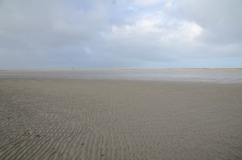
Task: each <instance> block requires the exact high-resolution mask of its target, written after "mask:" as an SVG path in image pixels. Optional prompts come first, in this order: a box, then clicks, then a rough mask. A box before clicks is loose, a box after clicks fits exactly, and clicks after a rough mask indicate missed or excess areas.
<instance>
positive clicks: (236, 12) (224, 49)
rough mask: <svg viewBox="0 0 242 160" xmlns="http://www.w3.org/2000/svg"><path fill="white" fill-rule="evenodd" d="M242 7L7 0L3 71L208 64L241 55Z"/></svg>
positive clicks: (187, 1) (146, 0) (200, 2)
mask: <svg viewBox="0 0 242 160" xmlns="http://www.w3.org/2000/svg"><path fill="white" fill-rule="evenodd" d="M241 8H242V1H240V0H231V1H226V0H222V1H220V0H215V1H208V0H197V1H192V0H183V1H171V0H142V1H141V0H133V1H127V0H115V1H112V0H104V1H102V2H100V1H97V0H92V1H77V0H69V1H67V0H48V1H47V0H42V1H40V0H36V1H31V0H22V1H18V0H2V1H1V2H0V68H3V69H4V68H6V69H8V68H10V69H11V68H65V67H69V66H71V67H72V66H77V67H80V68H97V67H101V68H103V67H104V68H106V67H107V68H109V67H114V66H116V65H118V66H120V67H146V66H148V67H149V66H151V67H153V66H156V67H159V66H164V65H163V64H168V63H169V64H170V65H165V66H174V67H176V66H182V65H185V64H186V63H184V62H185V61H191V63H190V65H189V66H192V64H193V65H194V66H193V67H196V66H197V67H206V65H207V64H206V61H211V59H214V60H215V61H219V59H221V60H222V61H223V62H224V61H225V60H226V58H227V59H228V61H230V59H231V58H234V57H237V58H242V47H241V46H242V29H241V28H242V21H240V19H239V18H240V17H241V16H242V10H241ZM195 60H201V63H199V66H198V65H197V64H198V63H197V64H196V63H192V62H193V61H195ZM202 61H203V62H204V63H202ZM202 64H203V65H204V66H202ZM217 64H218V66H219V65H221V64H231V63H217ZM229 66H231V65H229ZM184 67H186V66H184ZM220 67H226V65H225V66H220ZM235 67H238V63H236V65H235ZM240 67H242V64H241V65H240Z"/></svg>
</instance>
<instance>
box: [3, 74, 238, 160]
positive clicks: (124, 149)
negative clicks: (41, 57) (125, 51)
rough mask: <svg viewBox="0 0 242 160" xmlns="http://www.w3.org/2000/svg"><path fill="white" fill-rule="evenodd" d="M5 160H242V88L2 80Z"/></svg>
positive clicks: (160, 83) (101, 81)
mask: <svg viewBox="0 0 242 160" xmlns="http://www.w3.org/2000/svg"><path fill="white" fill-rule="evenodd" d="M0 159H6V160H10V159H20V160H21V159H23V160H28V159H29V160H33V159H41V160H42V159H56V160H59V159H71V160H72V159H78V160H79V159H83V160H89V159H93V160H97V159H101V160H102V159H107V160H113V159H118V160H119V159H124V160H127V159H135V160H136V159H158V160H159V159H179V160H180V159H184V160H187V159H242V85H241V84H238V83H228V84H219V83H209V82H206V83H204V82H179V81H176V82H169V81H134V80H80V79H79V80H78V79H46V78H45V79H44V78H42V79H41V78H32V79H31V78H1V79H0Z"/></svg>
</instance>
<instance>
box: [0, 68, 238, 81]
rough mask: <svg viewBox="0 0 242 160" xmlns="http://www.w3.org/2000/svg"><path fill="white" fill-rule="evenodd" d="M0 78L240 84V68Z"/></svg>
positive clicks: (28, 73)
mask: <svg viewBox="0 0 242 160" xmlns="http://www.w3.org/2000/svg"><path fill="white" fill-rule="evenodd" d="M0 78H39V79H42V78H50V79H56V78H62V79H63V78H64V79H87V80H88V79H89V80H93V79H99V80H105V79H108V80H144V81H190V82H215V83H242V69H78V70H0Z"/></svg>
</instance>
